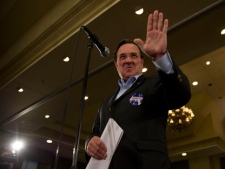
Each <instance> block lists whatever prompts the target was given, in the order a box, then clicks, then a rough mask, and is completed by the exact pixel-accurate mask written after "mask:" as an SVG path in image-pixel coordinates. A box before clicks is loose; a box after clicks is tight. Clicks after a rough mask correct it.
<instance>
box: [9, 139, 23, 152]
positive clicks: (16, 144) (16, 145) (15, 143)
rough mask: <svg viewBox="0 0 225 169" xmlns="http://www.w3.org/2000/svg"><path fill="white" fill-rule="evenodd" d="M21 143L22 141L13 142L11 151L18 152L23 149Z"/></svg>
mask: <svg viewBox="0 0 225 169" xmlns="http://www.w3.org/2000/svg"><path fill="white" fill-rule="evenodd" d="M23 145H24V144H23V142H22V141H18V140H17V141H15V142H14V143H13V144H12V148H13V150H20V149H21V148H23Z"/></svg>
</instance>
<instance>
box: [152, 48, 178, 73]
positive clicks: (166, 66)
mask: <svg viewBox="0 0 225 169" xmlns="http://www.w3.org/2000/svg"><path fill="white" fill-rule="evenodd" d="M152 62H153V64H154V65H155V66H156V68H157V69H159V70H161V71H163V72H164V73H166V74H172V73H174V69H173V62H172V59H171V57H170V54H169V53H168V52H166V53H165V55H163V57H162V58H160V59H159V60H156V61H152Z"/></svg>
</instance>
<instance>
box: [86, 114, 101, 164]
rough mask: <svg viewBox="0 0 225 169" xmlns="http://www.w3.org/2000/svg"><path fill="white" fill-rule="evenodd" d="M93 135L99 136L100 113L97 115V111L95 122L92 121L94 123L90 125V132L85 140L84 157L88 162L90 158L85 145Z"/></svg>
mask: <svg viewBox="0 0 225 169" xmlns="http://www.w3.org/2000/svg"><path fill="white" fill-rule="evenodd" d="M94 136H98V137H100V115H99V112H98V114H97V116H96V118H95V122H94V125H93V127H92V132H91V134H90V135H88V137H87V139H86V141H85V158H86V161H87V162H88V161H89V160H90V158H91V157H90V156H89V155H88V154H87V151H86V150H87V145H88V143H89V141H90V140H91V139H92V137H94Z"/></svg>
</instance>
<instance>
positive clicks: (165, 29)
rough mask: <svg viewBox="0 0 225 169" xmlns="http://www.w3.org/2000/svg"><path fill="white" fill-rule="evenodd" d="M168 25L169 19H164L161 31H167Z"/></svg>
mask: <svg viewBox="0 0 225 169" xmlns="http://www.w3.org/2000/svg"><path fill="white" fill-rule="evenodd" d="M168 26H169V20H168V19H165V20H164V25H163V30H162V32H163V33H165V34H166V33H167V29H168Z"/></svg>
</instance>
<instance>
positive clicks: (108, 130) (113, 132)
mask: <svg viewBox="0 0 225 169" xmlns="http://www.w3.org/2000/svg"><path fill="white" fill-rule="evenodd" d="M122 135H123V129H122V128H121V127H120V126H119V125H118V124H117V123H116V122H115V121H114V120H113V119H112V118H110V119H109V121H108V123H107V125H106V127H105V129H104V131H103V133H102V136H101V140H102V141H103V142H104V143H105V145H106V147H107V157H106V159H105V160H98V159H95V158H93V157H92V158H91V159H90V161H89V163H88V165H87V167H86V169H108V167H109V164H110V162H111V159H112V157H113V154H114V152H115V150H116V148H117V146H118V144H119V142H120V139H121V138H122Z"/></svg>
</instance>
